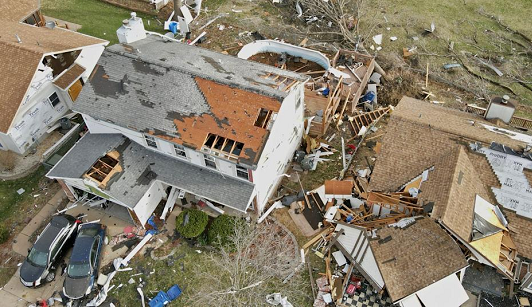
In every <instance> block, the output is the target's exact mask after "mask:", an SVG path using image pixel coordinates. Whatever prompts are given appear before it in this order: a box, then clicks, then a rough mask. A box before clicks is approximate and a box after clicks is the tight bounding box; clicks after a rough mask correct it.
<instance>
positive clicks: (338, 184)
mask: <svg viewBox="0 0 532 307" xmlns="http://www.w3.org/2000/svg"><path fill="white" fill-rule="evenodd" d="M353 185H354V183H353V181H349V180H342V181H340V180H325V194H326V195H351V194H352V193H353Z"/></svg>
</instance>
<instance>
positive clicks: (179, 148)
mask: <svg viewBox="0 0 532 307" xmlns="http://www.w3.org/2000/svg"><path fill="white" fill-rule="evenodd" d="M174 154H175V155H176V156H178V157H182V158H188V157H187V151H186V150H185V146H183V145H180V144H175V143H174Z"/></svg>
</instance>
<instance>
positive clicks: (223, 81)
mask: <svg viewBox="0 0 532 307" xmlns="http://www.w3.org/2000/svg"><path fill="white" fill-rule="evenodd" d="M105 52H110V53H114V54H116V55H120V56H125V57H128V58H130V59H133V60H140V61H142V62H144V63H147V64H150V65H157V66H159V67H162V68H166V69H169V70H173V71H177V72H179V73H184V74H187V75H190V76H191V77H200V78H202V79H205V80H209V81H213V82H216V83H219V84H223V85H226V86H229V87H235V88H239V89H242V90H245V91H249V92H253V93H256V94H259V95H263V96H268V97H272V98H275V99H277V100H279V101H282V100H283V99H284V96H282V95H279V94H275V95H273V94H271V93H267V92H264V91H260V90H257V89H254V88H252V87H248V86H244V85H243V84H241V83H236V82H229V80H227V79H221V78H213V77H212V75H209V74H205V73H201V72H198V71H192V70H190V69H186V68H184V67H177V66H174V65H169V64H165V63H161V62H160V61H154V60H150V59H146V58H145V57H143V56H142V55H135V54H133V53H130V52H126V51H121V50H114V49H111V48H106V49H105Z"/></svg>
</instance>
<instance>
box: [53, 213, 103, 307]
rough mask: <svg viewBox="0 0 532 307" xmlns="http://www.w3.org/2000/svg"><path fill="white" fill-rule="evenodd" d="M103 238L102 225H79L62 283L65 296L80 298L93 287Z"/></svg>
mask: <svg viewBox="0 0 532 307" xmlns="http://www.w3.org/2000/svg"><path fill="white" fill-rule="evenodd" d="M104 239H105V226H104V225H102V224H99V223H87V224H82V225H80V226H79V229H78V236H77V238H76V242H75V243H74V248H73V249H72V255H71V256H70V262H69V264H68V267H67V276H66V278H65V282H64V284H63V293H64V294H65V295H66V296H67V297H69V298H71V299H80V298H82V297H84V296H85V295H88V294H89V293H90V292H91V291H92V289H93V288H94V286H95V284H96V278H97V276H98V268H99V266H100V254H101V251H102V246H103V241H104Z"/></svg>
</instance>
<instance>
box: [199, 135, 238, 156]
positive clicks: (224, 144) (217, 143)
mask: <svg viewBox="0 0 532 307" xmlns="http://www.w3.org/2000/svg"><path fill="white" fill-rule="evenodd" d="M243 148H244V144H243V143H240V142H237V141H235V140H231V139H228V138H225V137H223V136H219V135H216V134H212V133H209V134H208V135H207V138H206V139H205V143H203V151H206V152H213V153H214V154H216V155H221V156H224V157H226V158H229V159H238V156H239V155H240V153H241V152H242V149H243Z"/></svg>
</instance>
